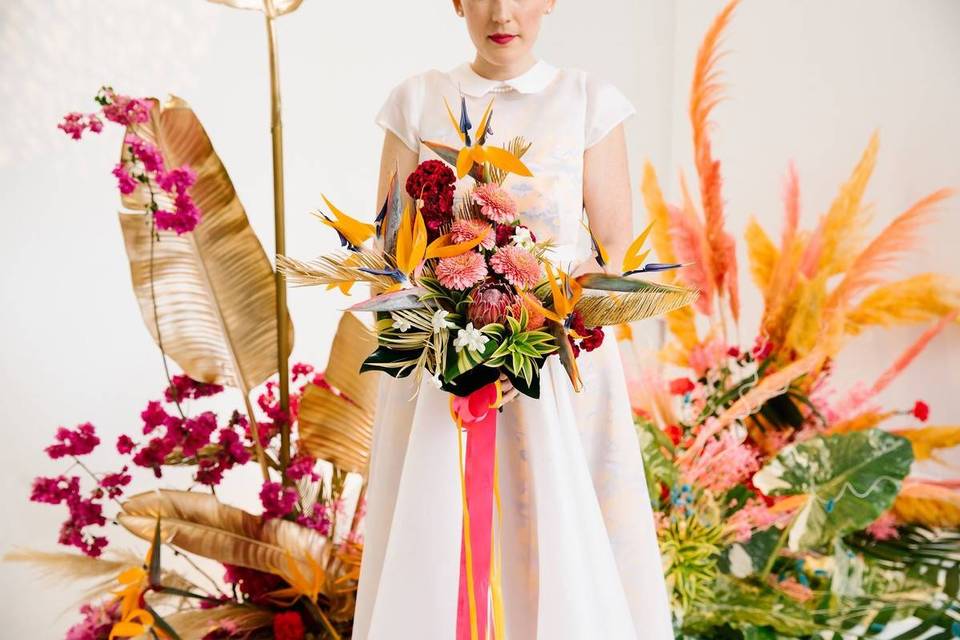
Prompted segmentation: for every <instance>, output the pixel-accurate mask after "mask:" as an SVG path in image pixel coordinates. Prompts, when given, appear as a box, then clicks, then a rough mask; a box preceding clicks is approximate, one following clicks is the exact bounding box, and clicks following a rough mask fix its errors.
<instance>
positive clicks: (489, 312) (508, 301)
mask: <svg viewBox="0 0 960 640" xmlns="http://www.w3.org/2000/svg"><path fill="white" fill-rule="evenodd" d="M470 297H471V298H472V299H473V302H471V303H470V307H469V308H468V309H467V318H468V319H469V320H470V322H472V323H473V326H475V327H483V326H485V325H488V324H490V323H491V322H499V323H503V322H506V319H507V312H510V313H512V314H513V316H514V317H517V318H518V317H520V309H521V307H522V304H523V303H522V302H521V301H520V297H519V296H517V294H516V293H515V292H514V291H513V289H511V288H510V285H508V284H507V283H505V282H498V281H497V280H494V279H492V278H490V279H487V280H485V281H484V282H482V283H480V284H479V285H477V287H476V288H475V289H474V290H473V291H471V292H470Z"/></svg>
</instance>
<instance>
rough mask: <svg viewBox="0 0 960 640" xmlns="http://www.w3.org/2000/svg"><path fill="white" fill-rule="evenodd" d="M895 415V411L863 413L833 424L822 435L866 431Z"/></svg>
mask: <svg viewBox="0 0 960 640" xmlns="http://www.w3.org/2000/svg"><path fill="white" fill-rule="evenodd" d="M895 415H897V412H896V411H885V412H882V413H881V412H879V411H865V412H863V413H861V414H859V415H856V416H854V417H852V418H848V419H846V420H843V421H841V422H835V423H833V424H832V425H830V427H829V428H828V429H826V430H825V431H824V432H823V433H824V435H833V434H835V433H851V432H853V431H866V430H867V429H873V428H874V427H877V426H879V425H880V424H881V423H882V422H884V421H885V420H888V419H890V418H892V417H893V416H895Z"/></svg>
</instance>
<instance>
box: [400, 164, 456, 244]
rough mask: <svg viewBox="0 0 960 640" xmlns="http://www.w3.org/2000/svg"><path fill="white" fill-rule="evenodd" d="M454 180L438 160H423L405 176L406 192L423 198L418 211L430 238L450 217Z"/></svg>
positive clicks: (453, 176) (449, 170)
mask: <svg viewBox="0 0 960 640" xmlns="http://www.w3.org/2000/svg"><path fill="white" fill-rule="evenodd" d="M456 181H457V177H456V176H455V175H454V173H453V171H452V170H451V169H450V167H448V166H447V165H446V163H444V162H442V161H440V160H424V161H423V162H421V163H420V165H419V166H418V167H417V169H416V170H415V171H414V172H413V173H411V174H410V175H409V176H408V177H407V182H406V190H407V194H408V195H409V196H410V197H411V198H413V199H415V200H416V199H421V200H423V206H422V207H421V209H420V212H421V213H422V214H423V221H424V223H425V224H426V227H427V230H428V232H429V233H428V236H429V237H430V239H431V240H432V239H434V238H436V237H437V236H438V235H439V233H438V229H439V228H440V226H441V225H442V224H443V223H444V222H447V221H448V220H449V219H450V214H451V212H452V211H453V194H454V191H455V190H456V187H455V186H454V185H455V183H456Z"/></svg>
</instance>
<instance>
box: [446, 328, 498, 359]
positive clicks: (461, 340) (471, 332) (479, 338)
mask: <svg viewBox="0 0 960 640" xmlns="http://www.w3.org/2000/svg"><path fill="white" fill-rule="evenodd" d="M488 340H490V338H489V337H488V336H485V335H483V333H482V332H481V331H480V330H479V329H477V328H475V327H474V326H473V323H472V322H468V323H467V328H466V329H460V330H458V331H457V337H456V339H455V340H454V341H453V346H454V347H456V349H457V353H460V352H461V351H462V350H463V348H464V347H467V348H469V349H470V350H471V351H480V350H481V349H483V345H485V344H486V343H487V341H488Z"/></svg>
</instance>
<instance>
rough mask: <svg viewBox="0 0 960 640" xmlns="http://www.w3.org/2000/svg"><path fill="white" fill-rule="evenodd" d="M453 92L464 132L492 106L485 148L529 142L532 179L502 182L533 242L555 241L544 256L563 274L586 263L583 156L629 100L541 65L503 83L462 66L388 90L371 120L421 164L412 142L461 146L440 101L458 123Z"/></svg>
mask: <svg viewBox="0 0 960 640" xmlns="http://www.w3.org/2000/svg"><path fill="white" fill-rule="evenodd" d="M461 94H462V95H463V96H464V97H465V99H466V105H467V112H468V113H469V115H470V119H471V122H473V123H474V126H476V124H477V123H479V121H480V118H481V117H482V115H483V112H484V110H485V109H486V106H487V104H488V103H489V102H490V100H491V98H492V99H493V100H494V102H493V116H492V118H491V130H492V132H491V133H490V134H489V135H488V136H487V140H486V144H488V145H493V146H501V147H506V146H507V144H508V143H509V141H510V140H511V139H512V138H514V137H517V136H521V137H523V138H524V139H525V140H526V141H527V142H528V143H531V147H530V149H529V151H527V153H526V154H525V155H524V157H523V162H524V164H526V165H527V167H528V168H529V169H530V171H531V173H532V174H533V176H532V177H523V176H517V175H510V176H509V177H508V178H507V179H506V181H505V182H504V185H503V186H504V188H505V189H507V190H508V191H510V192H511V194H512V195H513V196H514V198H515V199H516V201H517V204H518V209H519V211H520V220H521V222H522V223H523V224H525V225H526V226H528V227H529V228H530V229H531V230H532V231H533V233H534V234H535V236H536V238H537V240H538V241H542V240H545V239H548V238H549V239H552V240H553V242H554V243H555V246H556V248H555V250H554V251H553V253H552V254H549V256H548V257H550V258H551V259H552V261H554V262H556V263H557V264H559V265H560V266H561V268H564V269H567V268H568V267H569V266H570V265H571V263H572V264H574V265H575V264H576V263H578V262H579V261H581V260H584V259H586V258H587V257H589V255H590V251H591V248H590V240H589V236H588V235H587V233H586V231H585V229H584V227H583V224H582V222H585V218H584V217H583V211H584V208H583V158H584V151H585V150H586V149H587V148H589V147H590V146H592V145H593V144H596V143H597V142H599V141H600V140H602V139H603V137H604V136H605V135H606V134H607V133H609V132H610V130H612V129H613V128H614V127H615V126H616V125H617V124H619V123H620V122H621V121H623V120H624V119H626V118H627V117H629V116H630V115H632V114H633V113H635V112H636V110H635V108H634V107H633V105H632V104H631V103H630V101H629V100H628V99H627V98H626V97H625V96H624V95H623V93H621V92H620V90H619V89H617V87H616V86H615V85H613V84H611V83H609V82H606V81H604V80H601V79H599V78H597V77H595V76H593V75H591V74H589V73H587V72H585V71H582V70H580V69H574V68H557V67H554V66H553V65H550V64H549V63H547V62H545V61H544V60H538V61H537V62H536V63H535V64H534V65H533V66H532V67H531V68H530V69H528V70H527V71H526V72H524V73H523V74H521V75H519V76H516V77H514V78H511V79H508V80H492V79H489V78H485V77H483V76H480V75H479V74H477V73H476V72H475V71H473V68H472V67H471V66H470V64H469V63H467V62H464V63H462V64H460V65H458V66H456V67H454V68H453V69H450V70H448V71H439V70H436V69H431V70H429V71H426V72H423V73H420V74H417V75H414V76H410V77H408V78H406V79H405V80H403V82H401V83H400V84H399V85H397V86H395V87H394V88H393V90H392V91H391V93H390V95H389V96H388V98H387V100H386V102H385V103H384V105H383V106H382V108H381V109H380V112H379V113H378V114H377V117H376V119H375V120H376V122H377V124H379V125H380V126H382V127H384V128H385V129H387V130H390V131H393V133H395V134H396V135H397V136H398V137H399V138H400V139H401V140H403V141H404V143H405V144H406V145H407V146H408V147H410V148H411V149H413V150H414V151H416V152H417V153H418V154H419V159H420V161H421V162H422V161H423V160H428V159H435V158H437V156H436V154H434V152H433V151H431V150H430V149H429V148H428V147H427V146H425V145H423V144H422V141H424V140H430V141H435V142H440V143H443V144H447V145H450V146H452V147H459V146H460V145H461V142H460V139H459V137H458V134H457V131H456V130H455V129H454V127H453V124H452V123H451V122H450V117H449V115H448V114H447V111H446V107H445V105H444V98H446V101H447V103H448V104H449V105H450V107H451V109H452V110H453V113H454V115H455V116H457V117H458V116H459V110H460V96H461ZM473 182H474V181H473V179H472V178H470V177H469V176H465V177H464V178H462V179H461V180H459V181H458V183H457V191H456V195H455V198H457V199H459V198H463V197H464V196H465V194H466V193H467V192H468V191H469V189H470V187H471V186H472V185H473Z"/></svg>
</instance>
